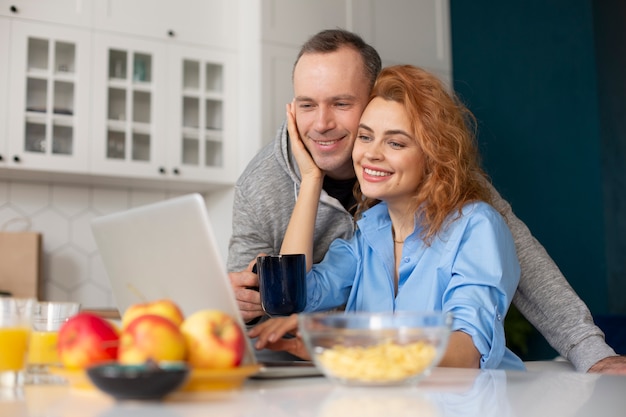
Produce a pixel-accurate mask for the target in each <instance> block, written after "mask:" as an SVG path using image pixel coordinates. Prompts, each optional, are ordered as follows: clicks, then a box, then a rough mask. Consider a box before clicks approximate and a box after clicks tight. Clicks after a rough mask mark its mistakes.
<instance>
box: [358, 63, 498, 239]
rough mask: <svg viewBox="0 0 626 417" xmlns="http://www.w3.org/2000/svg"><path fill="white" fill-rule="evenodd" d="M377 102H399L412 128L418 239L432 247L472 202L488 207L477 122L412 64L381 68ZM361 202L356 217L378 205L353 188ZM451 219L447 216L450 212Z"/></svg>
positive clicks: (375, 91) (436, 81) (437, 82)
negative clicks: (419, 155)
mask: <svg viewBox="0 0 626 417" xmlns="http://www.w3.org/2000/svg"><path fill="white" fill-rule="evenodd" d="M374 97H380V98H383V99H384V100H390V101H394V102H397V103H400V104H402V105H403V106H404V109H405V110H406V112H407V115H408V116H409V119H410V120H411V128H412V133H413V135H414V137H415V138H416V140H417V143H418V145H419V146H420V147H421V149H422V151H423V152H424V157H425V158H424V159H425V163H424V166H419V167H416V169H422V170H423V171H424V175H423V179H422V183H421V186H420V187H419V189H418V191H417V193H416V195H415V196H414V202H415V204H414V207H415V213H416V215H417V216H416V219H417V221H419V222H420V225H421V227H422V233H421V238H422V239H423V240H424V241H425V242H426V244H430V242H431V241H432V239H433V238H434V237H435V236H436V235H437V233H439V232H440V231H441V230H442V228H443V227H444V226H445V223H446V219H450V220H452V219H455V218H457V216H458V215H460V213H461V208H462V207H463V206H464V205H465V204H467V203H468V202H471V201H485V202H488V203H490V202H491V198H490V192H489V189H488V186H487V181H486V180H487V176H486V174H485V172H484V171H483V170H482V168H481V167H480V157H479V153H478V146H477V143H476V137H475V131H476V119H475V117H474V115H473V114H472V113H471V112H470V111H469V110H468V109H467V107H465V105H463V103H461V101H460V100H459V99H458V98H457V97H456V96H455V95H454V94H450V93H448V92H447V90H446V88H445V87H444V85H443V84H442V83H441V81H440V80H439V79H438V78H437V77H436V76H434V75H432V74H430V73H429V72H427V71H425V70H423V69H421V68H418V67H414V66H411V65H396V66H391V67H387V68H384V69H383V70H382V71H381V73H380V75H379V76H378V78H377V80H376V83H375V85H374V88H373V90H372V93H371V95H370V100H371V99H372V98H374ZM355 195H356V199H357V200H356V201H357V202H358V203H359V204H358V208H357V212H356V218H359V217H360V216H361V214H362V213H363V211H365V210H367V209H368V208H370V207H372V206H374V205H376V204H377V203H379V200H375V199H370V198H367V197H365V196H363V194H362V193H361V190H360V187H359V186H358V183H357V185H356V186H355ZM455 212H456V213H457V215H455V216H450V215H451V214H453V213H455Z"/></svg>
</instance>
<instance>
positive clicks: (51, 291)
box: [40, 281, 80, 302]
mask: <svg viewBox="0 0 626 417" xmlns="http://www.w3.org/2000/svg"><path fill="white" fill-rule="evenodd" d="M40 299H41V300H42V301H78V302H80V300H70V292H69V291H67V290H65V289H63V288H61V287H60V286H58V285H57V284H55V283H54V282H51V281H46V282H44V285H43V294H42V295H41V297H40Z"/></svg>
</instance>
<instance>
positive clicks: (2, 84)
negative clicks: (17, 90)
mask: <svg viewBox="0 0 626 417" xmlns="http://www.w3.org/2000/svg"><path fill="white" fill-rule="evenodd" d="M10 24H11V22H10V21H9V19H5V18H2V17H0V57H8V56H9V34H10V33H11V32H10V29H11V27H10ZM8 90H9V60H8V59H5V58H2V59H0V91H2V92H3V93H1V94H0V168H1V167H4V166H6V158H7V153H6V138H8V136H9V129H8V126H7V125H8V123H7V122H8V120H9V115H8V111H9V109H8V104H9V95H8V94H7V93H6V92H7V91H8Z"/></svg>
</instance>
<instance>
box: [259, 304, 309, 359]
mask: <svg viewBox="0 0 626 417" xmlns="http://www.w3.org/2000/svg"><path fill="white" fill-rule="evenodd" d="M297 330H298V315H297V314H292V315H291V316H288V317H275V318H271V319H269V320H266V321H264V322H263V323H260V324H258V325H256V326H255V327H253V328H252V329H251V330H250V331H248V336H249V337H250V338H252V339H254V338H257V340H256V343H255V344H254V347H255V348H256V349H270V350H280V351H285V352H289V353H291V354H292V355H295V356H298V357H300V358H302V359H307V360H309V359H310V356H309V353H308V352H307V350H306V348H305V347H304V342H303V341H302V339H301V338H300V335H299V334H297ZM286 334H291V335H295V337H292V338H283V336H285V335H286Z"/></svg>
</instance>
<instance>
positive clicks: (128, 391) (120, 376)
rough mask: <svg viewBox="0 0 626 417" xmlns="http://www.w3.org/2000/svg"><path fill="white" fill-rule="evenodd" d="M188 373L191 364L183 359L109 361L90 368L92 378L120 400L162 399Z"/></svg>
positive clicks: (89, 372)
mask: <svg viewBox="0 0 626 417" xmlns="http://www.w3.org/2000/svg"><path fill="white" fill-rule="evenodd" d="M188 374H189V368H188V367H187V365H186V364H185V363H183V362H171V363H161V364H156V363H146V364H141V365H122V364H119V363H107V364H103V365H97V366H93V367H91V368H88V369H87V375H88V376H89V379H90V380H91V382H93V384H94V385H95V386H96V387H98V388H99V389H100V390H102V391H104V392H106V393H107V394H109V395H111V396H112V397H114V398H115V399H118V400H160V399H162V398H163V397H165V396H166V395H167V394H169V393H171V392H173V391H175V390H176V389H177V388H179V387H180V386H181V385H182V384H183V383H184V382H185V380H186V379H187V376H188Z"/></svg>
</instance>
